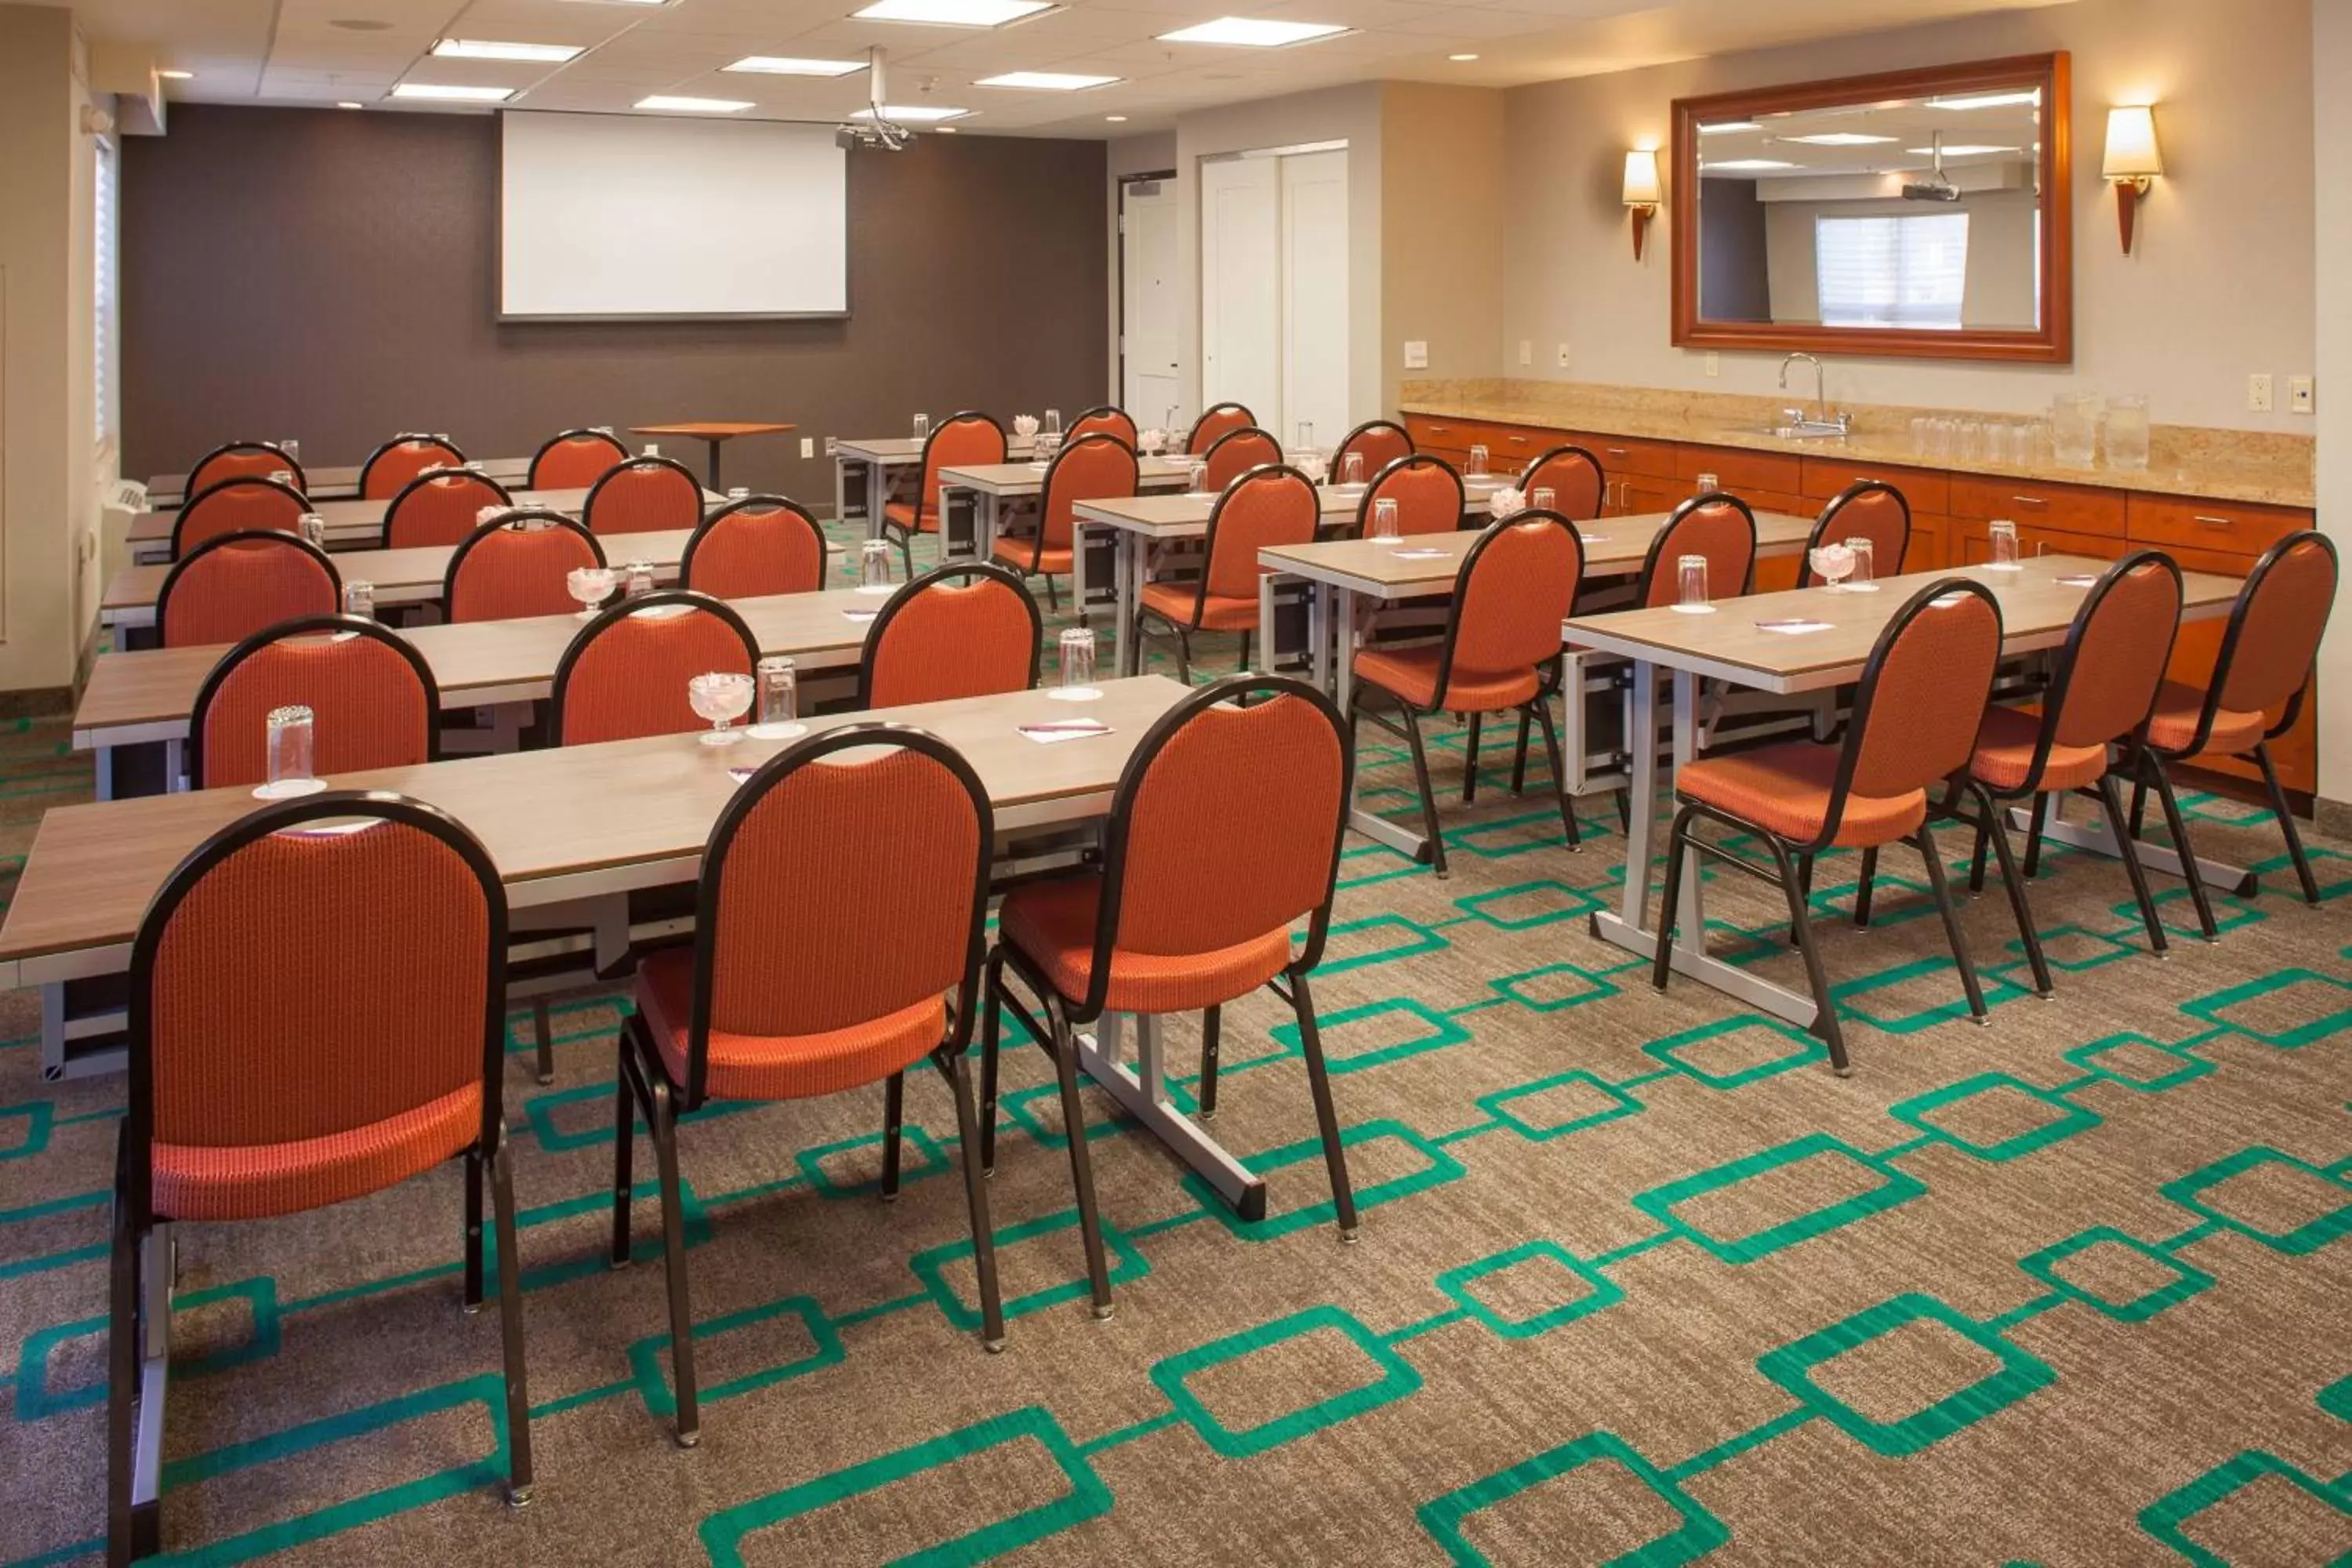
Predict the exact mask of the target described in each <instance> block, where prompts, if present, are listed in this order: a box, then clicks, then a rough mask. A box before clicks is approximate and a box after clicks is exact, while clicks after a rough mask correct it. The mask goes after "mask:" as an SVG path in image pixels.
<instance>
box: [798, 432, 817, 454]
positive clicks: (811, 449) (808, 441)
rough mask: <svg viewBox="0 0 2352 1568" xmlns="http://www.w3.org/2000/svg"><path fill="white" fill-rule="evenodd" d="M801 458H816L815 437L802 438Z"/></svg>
mask: <svg viewBox="0 0 2352 1568" xmlns="http://www.w3.org/2000/svg"><path fill="white" fill-rule="evenodd" d="M801 456H802V457H803V458H814V457H815V456H816V438H815V437H813V436H803V437H801Z"/></svg>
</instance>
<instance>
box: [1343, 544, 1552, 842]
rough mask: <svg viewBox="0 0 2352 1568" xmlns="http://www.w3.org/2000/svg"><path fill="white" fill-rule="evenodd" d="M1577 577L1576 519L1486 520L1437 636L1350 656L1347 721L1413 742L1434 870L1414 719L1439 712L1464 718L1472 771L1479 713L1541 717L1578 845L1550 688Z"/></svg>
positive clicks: (1432, 819) (1425, 765)
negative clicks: (1378, 701) (1372, 703)
mask: <svg viewBox="0 0 2352 1568" xmlns="http://www.w3.org/2000/svg"><path fill="white" fill-rule="evenodd" d="M1583 575H1584V541H1583V540H1582V539H1581V538H1580V536H1579V535H1578V533H1577V531H1576V525H1575V524H1574V523H1572V522H1570V521H1568V519H1566V518H1564V517H1562V516H1560V515H1559V513H1558V512H1553V511H1523V512H1520V513H1519V514H1517V516H1516V517H1512V518H1508V519H1506V520H1505V521H1500V522H1495V523H1490V524H1488V525H1487V527H1486V532H1485V533H1484V534H1482V535H1481V536H1480V538H1479V540H1478V542H1476V543H1475V544H1473V545H1472V546H1471V547H1470V550H1469V552H1468V553H1467V554H1466V555H1465V556H1464V557H1463V561H1462V574H1461V577H1460V579H1459V583H1460V586H1459V587H1458V588H1457V589H1456V590H1455V592H1454V603H1453V605H1452V607H1451V609H1450V610H1449V611H1448V612H1447V615H1446V620H1445V635H1444V637H1443V638H1441V639H1440V640H1439V641H1437V642H1434V643H1421V644H1416V645H1413V646H1411V647H1368V648H1365V649H1363V650H1362V651H1360V652H1359V653H1358V654H1357V655H1356V665H1355V673H1356V681H1355V687H1354V700H1353V704H1352V706H1353V711H1352V712H1350V713H1349V716H1348V717H1349V721H1350V723H1351V724H1352V723H1353V722H1354V721H1356V720H1357V719H1359V718H1363V717H1369V718H1370V719H1371V721H1373V722H1374V723H1375V724H1378V725H1380V726H1381V728H1382V729H1384V730H1388V731H1391V733H1394V734H1395V735H1397V737H1398V738H1399V739H1401V740H1402V741H1403V742H1405V743H1406V745H1407V746H1409V747H1410V748H1411V749H1412V767H1413V775H1414V777H1415V779H1416V780H1417V781H1418V782H1419V784H1420V786H1421V817H1422V824H1423V829H1424V831H1425V833H1426V835H1427V837H1428V839H1429V851H1430V863H1431V865H1432V866H1433V868H1435V870H1436V872H1437V874H1438V875H1439V876H1441V877H1443V876H1444V875H1445V840H1444V837H1443V836H1441V835H1440V833H1439V831H1438V826H1437V797H1436V795H1435V794H1434V793H1433V790H1432V789H1431V786H1430V781H1429V757H1428V754H1427V753H1426V752H1424V751H1423V749H1422V741H1421V721H1422V719H1423V718H1424V717H1428V716H1433V715H1435V714H1438V713H1444V712H1454V713H1466V714H1469V715H1470V716H1471V723H1472V725H1473V728H1472V730H1471V731H1470V736H1471V739H1470V752H1469V761H1468V764H1467V765H1468V768H1469V769H1470V770H1471V771H1473V772H1475V769H1476V767H1477V765H1478V755H1477V744H1478V742H1477V733H1478V731H1477V730H1476V728H1475V725H1476V723H1477V721H1478V720H1479V719H1480V718H1481V717H1482V716H1484V715H1486V714H1488V713H1507V712H1514V711H1516V712H1517V713H1519V714H1520V715H1521V716H1522V718H1532V719H1534V720H1535V721H1536V722H1538V724H1540V725H1542V727H1543V733H1544V745H1545V747H1546V748H1547V749H1548V750H1549V752H1550V753H1551V769H1552V778H1553V780H1554V781H1555V789H1556V790H1557V792H1558V794H1559V820H1560V826H1562V827H1563V828H1564V829H1566V831H1567V834H1568V847H1570V849H1574V848H1576V847H1578V837H1577V829H1576V814H1575V812H1574V811H1573V810H1572V809H1571V808H1570V805H1569V799H1568V773H1567V770H1566V769H1565V768H1564V767H1563V766H1562V764H1561V761H1560V752H1559V731H1557V730H1556V729H1555V728H1554V727H1553V724H1552V717H1551V696H1552V693H1553V691H1554V690H1555V689H1557V688H1558V687H1559V654H1560V637H1559V626H1560V622H1562V621H1564V620H1566V619H1567V618H1568V609H1569V605H1570V603H1571V602H1572V601H1573V600H1574V599H1575V597H1576V584H1577V582H1578V580H1579V579H1580V578H1581V577H1582V576H1583ZM1372 691H1379V692H1381V693H1383V694H1385V695H1386V696H1387V698H1388V699H1389V701H1390V703H1391V706H1393V707H1394V708H1395V710H1396V717H1395V719H1394V720H1391V719H1390V718H1388V717H1386V716H1384V715H1382V714H1380V713H1377V712H1374V711H1372V710H1370V708H1368V707H1367V706H1366V704H1365V701H1364V699H1365V697H1366V696H1367V695H1368V694H1369V693H1370V692H1372Z"/></svg>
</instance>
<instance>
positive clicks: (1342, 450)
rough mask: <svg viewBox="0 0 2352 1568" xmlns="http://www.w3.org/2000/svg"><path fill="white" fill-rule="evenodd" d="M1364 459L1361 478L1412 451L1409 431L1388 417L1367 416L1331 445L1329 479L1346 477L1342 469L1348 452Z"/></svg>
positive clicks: (1337, 480) (1369, 475) (1369, 476)
mask: <svg viewBox="0 0 2352 1568" xmlns="http://www.w3.org/2000/svg"><path fill="white" fill-rule="evenodd" d="M1351 452H1352V453H1354V454H1355V455H1356V456H1357V457H1360V458H1363V459H1364V478H1365V479H1370V478H1371V477H1372V476H1373V475H1374V474H1377V473H1379V472H1380V471H1381V469H1382V468H1387V467H1388V466H1389V465H1390V464H1391V463H1393V462H1395V461H1396V460H1397V459H1398V458H1410V457H1412V454H1413V445H1412V431H1410V430H1407V429H1406V428H1405V427H1404V426H1402V425H1399V424H1397V423H1396V422H1395V421H1394V420H1391V419H1367V420H1365V421H1364V422H1363V423H1362V424H1361V425H1359V426H1356V427H1355V428H1354V429H1353V430H1350V431H1349V432H1348V433H1347V435H1345V436H1343V437H1340V439H1339V445H1338V446H1337V447H1332V448H1331V479H1332V481H1333V482H1334V483H1338V482H1339V480H1340V479H1343V478H1344V477H1345V474H1344V469H1345V468H1346V466H1347V462H1348V456H1349V453H1351Z"/></svg>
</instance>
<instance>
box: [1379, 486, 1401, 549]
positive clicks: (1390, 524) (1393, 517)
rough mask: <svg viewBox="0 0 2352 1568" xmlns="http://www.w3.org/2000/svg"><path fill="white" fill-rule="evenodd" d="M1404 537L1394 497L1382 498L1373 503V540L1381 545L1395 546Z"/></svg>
mask: <svg viewBox="0 0 2352 1568" xmlns="http://www.w3.org/2000/svg"><path fill="white" fill-rule="evenodd" d="M1402 537H1403V529H1402V527H1401V526H1400V524H1399V523H1398V521H1397V503H1396V498H1395V497H1393V496H1382V497H1381V499H1380V500H1376V501H1374V502H1373V503H1372V538H1373V540H1374V541H1375V542H1378V543H1381V544H1394V543H1395V542H1397V541H1398V540H1399V539H1401V538H1402Z"/></svg>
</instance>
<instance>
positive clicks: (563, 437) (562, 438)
mask: <svg viewBox="0 0 2352 1568" xmlns="http://www.w3.org/2000/svg"><path fill="white" fill-rule="evenodd" d="M573 441H603V442H604V443H606V444H607V445H609V446H610V447H612V448H613V452H614V460H615V461H618V462H626V461H627V460H628V457H629V448H628V447H626V446H625V445H623V444H622V441H621V438H620V437H618V436H615V435H614V434H613V433H612V432H611V431H610V430H586V429H583V430H559V431H557V432H556V433H555V434H554V435H552V436H550V437H548V438H547V439H546V440H544V441H541V443H540V444H539V450H538V451H536V452H533V453H532V454H531V455H530V470H529V475H528V477H527V478H526V479H524V480H523V489H529V490H536V489H545V488H546V487H545V486H543V485H541V483H540V482H539V465H540V464H541V461H543V460H544V459H545V458H546V457H547V455H548V454H549V453H550V452H552V451H554V450H555V449H556V448H557V447H562V446H565V445H567V444H569V443H571V442H573Z"/></svg>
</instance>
